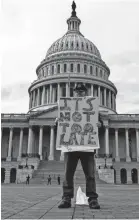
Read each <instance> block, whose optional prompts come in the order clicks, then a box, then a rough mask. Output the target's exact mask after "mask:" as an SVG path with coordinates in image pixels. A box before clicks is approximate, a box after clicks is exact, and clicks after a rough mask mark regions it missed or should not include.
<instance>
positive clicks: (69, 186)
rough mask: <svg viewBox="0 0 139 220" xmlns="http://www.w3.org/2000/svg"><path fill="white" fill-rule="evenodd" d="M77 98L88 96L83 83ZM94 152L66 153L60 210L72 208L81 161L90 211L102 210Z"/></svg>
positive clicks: (76, 90)
mask: <svg viewBox="0 0 139 220" xmlns="http://www.w3.org/2000/svg"><path fill="white" fill-rule="evenodd" d="M74 92H75V96H76V97H84V96H86V95H87V88H86V87H85V86H84V84H83V83H77V86H76V87H75V89H74ZM94 154H95V152H94V150H91V151H90V152H81V151H75V152H66V153H65V179H64V182H63V196H62V201H61V203H60V204H59V206H58V208H70V207H71V199H72V198H73V197H74V183H73V177H74V173H75V170H76V167H77V164H78V160H79V159H80V160H81V164H82V168H83V171H84V174H85V177H86V196H87V197H89V198H88V203H89V207H90V209H100V205H99V203H98V194H97V193H96V181H95V159H94Z"/></svg>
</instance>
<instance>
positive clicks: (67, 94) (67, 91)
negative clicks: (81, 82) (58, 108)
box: [66, 83, 69, 97]
mask: <svg viewBox="0 0 139 220" xmlns="http://www.w3.org/2000/svg"><path fill="white" fill-rule="evenodd" d="M66 97H69V86H68V83H66Z"/></svg>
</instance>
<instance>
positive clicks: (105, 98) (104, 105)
mask: <svg viewBox="0 0 139 220" xmlns="http://www.w3.org/2000/svg"><path fill="white" fill-rule="evenodd" d="M104 106H106V88H104Z"/></svg>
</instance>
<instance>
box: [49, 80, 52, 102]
mask: <svg viewBox="0 0 139 220" xmlns="http://www.w3.org/2000/svg"><path fill="white" fill-rule="evenodd" d="M49 98H50V99H49V103H52V84H50V97H49Z"/></svg>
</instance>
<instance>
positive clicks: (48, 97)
mask: <svg viewBox="0 0 139 220" xmlns="http://www.w3.org/2000/svg"><path fill="white" fill-rule="evenodd" d="M48 103H49V88H48V86H47V104H48Z"/></svg>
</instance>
